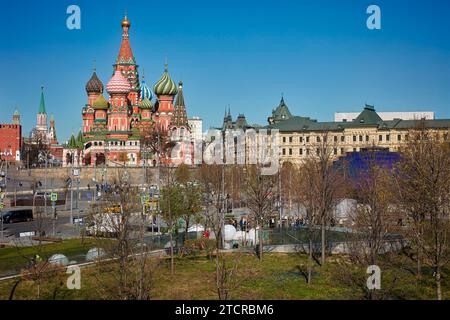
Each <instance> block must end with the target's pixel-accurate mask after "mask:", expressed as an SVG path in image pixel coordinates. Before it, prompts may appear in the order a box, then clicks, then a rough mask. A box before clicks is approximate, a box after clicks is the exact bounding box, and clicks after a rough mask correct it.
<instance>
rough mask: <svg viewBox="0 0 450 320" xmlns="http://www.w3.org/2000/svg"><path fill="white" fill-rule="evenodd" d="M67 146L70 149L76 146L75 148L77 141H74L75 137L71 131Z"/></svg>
mask: <svg viewBox="0 0 450 320" xmlns="http://www.w3.org/2000/svg"><path fill="white" fill-rule="evenodd" d="M68 147H69V148H70V149H76V148H77V142H76V141H75V137H74V135H73V133H72V135H71V136H70V140H69V145H68Z"/></svg>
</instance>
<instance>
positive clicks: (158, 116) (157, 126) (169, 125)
mask: <svg viewBox="0 0 450 320" xmlns="http://www.w3.org/2000/svg"><path fill="white" fill-rule="evenodd" d="M130 27H131V23H130V21H129V20H128V18H127V16H125V18H124V19H123V21H122V30H123V32H122V43H121V46H120V51H119V55H118V57H117V61H116V63H115V64H114V73H113V76H112V78H111V79H110V80H109V82H108V83H107V85H106V92H107V93H108V95H109V99H107V98H105V95H104V85H103V83H102V82H101V80H100V79H99V77H98V76H97V73H96V70H95V69H94V72H93V74H92V76H91V78H90V80H89V81H88V83H87V84H86V93H87V96H88V97H87V104H86V105H85V106H84V107H83V109H82V117H83V128H82V134H80V135H79V136H78V137H77V138H75V137H74V136H73V135H72V137H71V138H70V140H69V143H68V145H67V147H66V148H65V149H64V155H63V165H64V166H71V165H75V166H93V165H101V164H105V163H108V165H115V164H117V165H123V164H124V163H126V164H127V165H131V166H133V165H142V164H144V163H143V161H144V160H143V157H142V152H141V151H142V150H141V147H140V142H141V137H142V135H143V133H145V132H149V131H151V130H153V129H154V130H157V131H158V132H163V133H165V134H167V135H169V134H170V135H171V137H176V138H177V139H178V141H185V142H186V141H188V142H189V143H187V144H186V143H183V144H181V146H182V147H181V149H180V150H179V152H178V153H179V159H182V161H183V162H184V163H189V162H190V159H191V157H192V155H191V154H192V152H191V151H192V147H191V144H190V139H191V138H190V137H191V128H190V126H189V123H188V119H187V113H186V106H185V102H184V97H183V84H182V82H181V81H180V82H179V84H178V86H177V85H176V84H175V82H174V81H173V80H172V78H171V77H170V75H169V71H168V65H167V63H166V64H165V67H164V73H163V75H162V77H161V79H160V80H159V81H158V82H156V84H155V85H154V87H153V92H152V90H150V88H149V87H148V86H147V84H146V82H145V79H144V77H143V78H142V81H141V80H140V77H139V72H138V67H139V66H138V65H137V63H136V59H135V57H134V55H133V51H132V49H131V45H130V36H129V30H130ZM175 97H176V99H175ZM174 102H175V104H174ZM183 146H184V147H183ZM149 161H151V163H153V164H155V161H156V159H155V158H154V159H152V160H149Z"/></svg>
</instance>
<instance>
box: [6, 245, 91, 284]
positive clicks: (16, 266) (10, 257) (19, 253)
mask: <svg viewBox="0 0 450 320" xmlns="http://www.w3.org/2000/svg"><path fill="white" fill-rule="evenodd" d="M92 247H94V241H93V240H90V239H85V240H84V242H82V240H81V239H71V240H65V241H63V242H60V243H51V244H42V245H38V246H33V247H6V248H1V249H0V276H4V275H7V274H14V273H17V272H20V270H21V269H22V268H24V267H25V266H26V264H27V263H28V261H29V259H31V258H32V257H33V256H34V255H36V254H38V255H39V256H41V257H42V258H43V259H48V258H50V257H51V256H52V255H54V254H56V253H60V254H64V255H65V256H67V257H68V258H69V260H72V259H75V260H77V261H78V259H79V257H80V256H81V255H85V254H86V253H87V251H88V250H89V249H91V248H92Z"/></svg>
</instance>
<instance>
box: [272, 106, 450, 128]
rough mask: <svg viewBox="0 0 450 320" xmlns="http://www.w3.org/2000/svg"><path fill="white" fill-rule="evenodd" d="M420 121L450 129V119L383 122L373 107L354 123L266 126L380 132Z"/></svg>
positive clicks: (298, 121) (303, 120) (306, 121)
mask: <svg viewBox="0 0 450 320" xmlns="http://www.w3.org/2000/svg"><path fill="white" fill-rule="evenodd" d="M418 121H423V124H424V126H425V127H427V128H450V119H440V120H400V119H395V120H390V121H383V120H382V119H381V118H380V116H378V114H377V113H376V111H375V108H374V107H373V106H368V105H366V106H365V107H364V109H363V111H362V112H361V113H360V114H359V116H358V117H357V118H356V119H355V120H353V121H343V122H318V121H317V120H314V119H311V118H307V117H298V116H294V117H292V118H290V119H288V120H284V121H280V122H276V123H273V124H271V125H268V126H266V127H265V128H266V129H278V130H279V131H282V132H283V131H285V132H299V131H300V132H301V131H306V132H308V131H342V130H344V129H350V128H366V127H376V128H377V129H379V130H383V129H385V130H390V129H413V128H415V127H417V125H418Z"/></svg>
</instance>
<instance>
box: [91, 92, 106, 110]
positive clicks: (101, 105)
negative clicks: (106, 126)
mask: <svg viewBox="0 0 450 320" xmlns="http://www.w3.org/2000/svg"><path fill="white" fill-rule="evenodd" d="M108 106H109V105H108V101H107V100H106V99H105V97H104V96H103V95H102V94H101V95H100V96H99V97H98V98H97V99H96V100H95V101H94V103H93V104H92V108H93V109H95V110H106V109H108Z"/></svg>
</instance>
